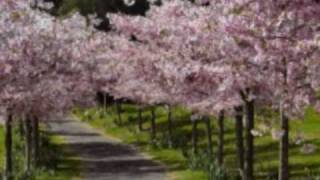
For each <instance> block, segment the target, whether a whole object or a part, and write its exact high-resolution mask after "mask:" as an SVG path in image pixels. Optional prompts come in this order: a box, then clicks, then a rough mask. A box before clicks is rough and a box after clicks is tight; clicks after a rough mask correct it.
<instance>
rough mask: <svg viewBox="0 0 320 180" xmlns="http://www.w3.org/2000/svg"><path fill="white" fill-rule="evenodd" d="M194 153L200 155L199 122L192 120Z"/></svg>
mask: <svg viewBox="0 0 320 180" xmlns="http://www.w3.org/2000/svg"><path fill="white" fill-rule="evenodd" d="M191 122H192V152H193V154H197V153H198V132H197V131H198V129H197V126H198V120H192V121H191Z"/></svg>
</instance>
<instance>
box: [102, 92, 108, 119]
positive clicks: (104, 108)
mask: <svg viewBox="0 0 320 180" xmlns="http://www.w3.org/2000/svg"><path fill="white" fill-rule="evenodd" d="M103 115H104V116H106V115H107V95H106V94H105V93H103Z"/></svg>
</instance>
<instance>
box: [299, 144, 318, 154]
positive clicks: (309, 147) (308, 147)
mask: <svg viewBox="0 0 320 180" xmlns="http://www.w3.org/2000/svg"><path fill="white" fill-rule="evenodd" d="M316 149H317V146H316V145H314V144H304V145H303V146H302V147H301V148H300V152H301V153H302V154H312V153H314V152H315V151H316Z"/></svg>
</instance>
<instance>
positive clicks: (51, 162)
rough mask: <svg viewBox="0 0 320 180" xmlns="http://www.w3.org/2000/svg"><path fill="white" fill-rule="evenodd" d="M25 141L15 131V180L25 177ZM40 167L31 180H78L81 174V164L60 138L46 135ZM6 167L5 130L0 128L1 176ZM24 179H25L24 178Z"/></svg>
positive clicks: (42, 142) (42, 137)
mask: <svg viewBox="0 0 320 180" xmlns="http://www.w3.org/2000/svg"><path fill="white" fill-rule="evenodd" d="M24 145H25V144H24V141H23V139H22V138H21V136H19V135H18V130H17V129H16V128H15V129H14V131H13V167H14V169H13V174H14V180H20V179H21V178H22V177H23V164H24V157H25V156H24ZM41 146H42V148H41V152H40V167H39V168H38V169H35V170H33V171H32V175H31V177H30V178H29V179H30V180H76V179H78V176H79V172H80V164H79V162H78V161H77V160H76V158H75V157H74V154H73V153H72V152H71V151H70V149H68V147H66V146H65V145H64V143H63V139H61V138H60V137H57V136H54V135H49V134H46V133H45V132H44V131H42V136H41ZM3 167H4V128H3V126H0V169H1V170H0V172H1V173H0V176H1V177H2V174H3ZM22 179H24V178H22Z"/></svg>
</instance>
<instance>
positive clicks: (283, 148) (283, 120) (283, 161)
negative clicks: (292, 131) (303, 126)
mask: <svg viewBox="0 0 320 180" xmlns="http://www.w3.org/2000/svg"><path fill="white" fill-rule="evenodd" d="M280 128H281V130H282V131H283V132H284V134H283V136H282V137H281V138H280V144H279V147H280V148H279V180H288V179H289V174H290V173H289V119H288V117H287V116H286V115H285V112H284V110H283V108H281V109H280Z"/></svg>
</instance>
